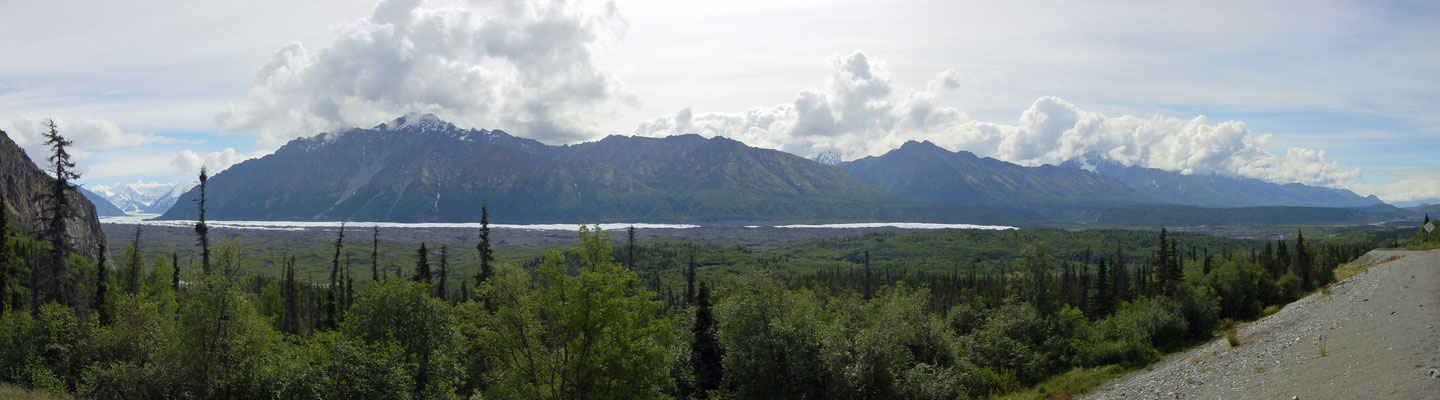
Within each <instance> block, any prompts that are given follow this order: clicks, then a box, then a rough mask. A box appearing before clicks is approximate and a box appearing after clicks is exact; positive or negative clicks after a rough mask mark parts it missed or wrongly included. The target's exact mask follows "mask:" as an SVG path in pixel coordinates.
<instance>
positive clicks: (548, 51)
mask: <svg viewBox="0 0 1440 400" xmlns="http://www.w3.org/2000/svg"><path fill="white" fill-rule="evenodd" d="M422 3H423V1H419V0H393V1H382V2H381V3H380V4H379V5H377V6H376V7H375V10H374V12H373V14H372V15H371V16H370V17H369V18H368V19H364V20H359V21H354V22H352V23H349V24H345V25H342V26H339V27H338V28H336V29H335V34H336V36H337V37H336V39H335V41H334V42H332V43H329V44H328V45H326V46H324V47H321V48H319V49H318V50H314V51H311V50H309V49H307V48H306V47H305V46H304V45H302V44H300V43H292V44H290V45H287V46H285V47H283V48H281V49H279V50H278V51H276V52H275V55H274V57H273V59H272V60H271V61H270V62H269V63H268V64H266V65H264V66H262V67H260V68H259V69H258V70H257V71H256V80H257V83H256V86H255V87H254V88H253V89H252V90H251V91H250V93H249V96H248V99H247V100H246V101H244V102H243V103H241V104H238V105H236V104H232V105H230V106H229V107H228V108H227V109H226V110H225V111H223V112H221V113H220V114H219V115H217V117H216V120H217V122H219V123H220V125H222V126H223V127H224V128H225V130H226V131H228V132H239V133H253V134H259V135H261V140H260V142H261V143H262V144H263V145H273V144H278V143H281V142H283V141H284V140H286V139H289V138H294V137H297V136H306V135H313V134H315V133H319V132H322V131H326V130H333V129H340V128H346V127H352V126H370V125H373V124H376V123H379V122H383V121H388V120H390V119H393V118H395V117H397V116H399V115H401V114H404V113H406V112H430V113H434V114H436V115H437V116H440V117H441V118H444V119H446V120H448V121H451V122H455V123H457V124H461V125H469V126H480V127H484V126H490V127H498V128H503V129H506V130H512V131H515V132H517V133H519V134H522V135H525V136H529V137H532V138H536V139H540V140H545V141H552V142H566V141H573V140H577V139H583V138H589V137H593V136H595V135H596V134H598V131H597V129H598V128H597V123H596V122H595V121H594V118H595V116H596V115H601V114H604V113H606V112H608V111H612V110H614V107H618V106H620V105H623V104H627V103H628V102H630V101H633V99H631V98H630V96H629V95H627V94H626V91H625V89H624V87H623V85H622V84H621V82H620V80H619V79H617V78H616V76H615V75H614V74H613V73H612V72H609V71H604V70H601V69H600V68H598V67H597V66H596V64H595V61H594V52H595V51H596V50H597V48H598V47H599V46H601V45H603V44H604V43H607V42H608V41H610V40H616V39H618V38H619V37H620V36H622V35H623V34H624V32H625V30H626V22H625V21H624V19H622V18H621V17H620V16H619V14H618V12H617V10H616V8H615V6H614V4H613V3H607V4H604V5H603V7H588V8H587V7H585V6H583V5H575V4H570V3H567V2H562V1H556V2H549V1H543V0H499V1H484V2H477V3H475V4H474V7H473V8H460V7H450V8H437V9H428V8H423V7H421V6H422Z"/></svg>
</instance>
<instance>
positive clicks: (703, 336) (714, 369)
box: [690, 281, 724, 398]
mask: <svg viewBox="0 0 1440 400" xmlns="http://www.w3.org/2000/svg"><path fill="white" fill-rule="evenodd" d="M715 327H716V324H715V313H714V312H713V311H711V309H710V285H709V284H706V283H705V282H703V281H702V282H700V293H699V294H698V295H697V296H696V297H695V326H694V327H692V328H691V332H692V333H694V335H695V340H694V341H693V342H691V344H690V353H691V355H690V360H691V361H690V362H691V368H692V369H693V370H694V372H695V388H696V391H697V393H696V394H697V395H698V396H697V397H699V398H704V397H708V396H707V395H706V393H707V392H709V391H712V390H715V389H719V388H720V382H722V381H723V379H724V366H723V364H722V362H721V361H722V359H723V358H724V352H723V351H722V350H721V348H720V339H719V338H718V337H717V335H716V331H715V329H716V328H715Z"/></svg>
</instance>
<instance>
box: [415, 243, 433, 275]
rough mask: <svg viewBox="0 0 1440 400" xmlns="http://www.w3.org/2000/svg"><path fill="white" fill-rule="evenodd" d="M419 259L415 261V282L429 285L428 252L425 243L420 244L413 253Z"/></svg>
mask: <svg viewBox="0 0 1440 400" xmlns="http://www.w3.org/2000/svg"><path fill="white" fill-rule="evenodd" d="M415 253H416V255H418V256H419V259H417V260H415V281H416V282H424V283H425V284H426V285H429V284H430V250H427V249H426V248H425V242H420V249H419V250H416V251H415Z"/></svg>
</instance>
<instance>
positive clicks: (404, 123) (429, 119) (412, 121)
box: [385, 112, 455, 131]
mask: <svg viewBox="0 0 1440 400" xmlns="http://www.w3.org/2000/svg"><path fill="white" fill-rule="evenodd" d="M454 127H455V126H454V125H451V124H450V123H449V122H445V121H442V120H440V118H439V117H436V116H435V114H431V113H424V114H420V113H413V112H412V113H409V114H405V116H403V117H400V118H396V119H395V120H394V121H390V122H386V123H385V130H390V131H398V130H402V129H418V130H421V131H428V130H436V129H449V128H454Z"/></svg>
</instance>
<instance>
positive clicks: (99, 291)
mask: <svg viewBox="0 0 1440 400" xmlns="http://www.w3.org/2000/svg"><path fill="white" fill-rule="evenodd" d="M52 133H53V128H52ZM68 144H69V143H68V141H66V140H65V139H64V138H63V137H60V136H59V135H58V134H54V135H53V138H52V140H51V146H52V148H53V149H54V154H53V157H52V158H51V160H52V162H53V163H52V168H53V169H54V171H53V172H54V176H55V177H58V178H59V179H56V180H55V186H54V188H52V189H53V190H52V193H58V194H59V195H52V196H50V197H47V199H48V200H47V201H48V202H49V203H48V204H49V206H48V207H47V208H46V210H47V211H46V212H47V213H49V214H47V216H48V217H50V218H49V219H48V220H47V221H50V223H49V224H48V226H47V229H46V230H44V231H42V232H41V233H40V234H38V235H37V234H30V233H25V232H24V231H23V230H20V229H11V226H10V225H11V224H10V223H9V222H8V218H9V217H10V216H8V215H6V216H5V217H6V218H7V221H5V222H4V224H5V226H6V229H4V230H3V231H4V236H3V237H0V239H3V240H0V243H3V244H4V245H3V246H0V290H3V292H0V312H3V315H0V381H3V382H4V383H7V384H10V385H14V386H19V387H23V388H28V389H33V390H37V391H44V392H50V393H55V394H62V395H73V396H77V397H83V398H377V399H379V398H423V399H432V398H515V399H582V398H594V399H637V398H684V399H704V398H716V399H723V398H737V399H776V398H784V399H822V398H825V399H852V398H853V399H873V398H906V399H954V398H983V397H991V396H997V395H1004V394H1007V393H1014V392H1017V391H1021V390H1024V389H1026V388H1030V387H1033V386H1036V385H1043V384H1044V382H1046V381H1047V380H1049V379H1053V378H1055V377H1057V376H1073V375H1077V374H1078V375H1086V374H1091V375H1101V376H1109V375H1113V374H1116V373H1118V372H1120V371H1125V370H1129V369H1133V368H1139V367H1143V366H1144V365H1146V364H1147V363H1149V362H1152V361H1154V360H1156V359H1158V358H1159V357H1160V356H1161V355H1162V354H1164V353H1166V352H1170V351H1175V350H1178V349H1181V348H1184V347H1186V346H1187V345H1191V344H1194V343H1198V342H1200V341H1205V340H1209V339H1210V338H1212V337H1215V336H1216V335H1218V334H1220V333H1221V332H1223V331H1224V330H1225V329H1227V328H1228V327H1230V326H1232V325H1233V324H1234V323H1236V322H1237V321H1245V320H1250V319H1254V318H1257V317H1259V316H1262V315H1265V314H1268V313H1273V312H1274V311H1275V310H1276V309H1278V307H1281V306H1283V305H1284V304H1286V303H1288V302H1290V301H1292V300H1295V299H1297V298H1299V297H1301V296H1304V295H1306V294H1307V293H1310V292H1312V291H1315V290H1319V289H1321V288H1323V287H1325V285H1327V284H1329V283H1330V282H1331V281H1332V280H1333V279H1334V270H1335V269H1336V268H1337V266H1339V265H1341V264H1343V263H1345V262H1348V261H1349V260H1352V259H1354V258H1355V257H1358V256H1359V255H1360V254H1363V253H1364V252H1366V251H1368V250H1370V249H1372V248H1374V247H1376V246H1379V245H1382V244H1385V243H1381V241H1380V240H1378V239H1375V238H1373V237H1370V236H1365V235H1350V236H1338V237H1332V238H1327V239H1326V240H1320V241H1313V240H1309V239H1306V238H1305V236H1304V232H1303V231H1297V232H1296V234H1295V236H1294V239H1293V240H1280V241H1268V240H1266V241H1242V240H1231V239H1221V238H1215V237H1209V236H1203V235H1196V234H1186V235H1172V234H1170V232H1168V231H1167V230H1166V229H1164V228H1161V229H1159V231H1158V232H1149V231H1083V232H1078V233H1076V232H1067V231H1061V230H1023V231H996V232H981V231H973V232H972V231H947V232H929V233H906V234H885V235H869V236H860V237H852V238H841V239H824V240H815V241H809V242H804V243H801V244H798V245H795V246H789V247H786V248H782V249H778V250H777V251H771V252H767V253H763V254H758V255H753V256H752V258H750V259H749V261H746V262H745V263H744V264H745V265H750V266H751V268H746V269H743V270H738V271H732V270H729V269H727V268H729V266H726V265H720V264H722V263H715V262H713V261H711V262H705V263H704V265H702V261H701V260H705V259H706V257H707V256H710V255H713V253H714V252H716V251H718V250H715V249H716V247H714V246H711V247H706V246H697V245H689V244H680V245H677V244H675V243H664V242H657V243H645V242H640V241H638V240H637V239H636V236H635V232H634V230H633V229H632V230H629V231H627V232H625V233H624V235H625V238H624V240H623V241H621V242H620V244H619V245H617V244H616V242H614V241H612V238H611V236H610V235H611V232H605V231H601V230H600V229H599V228H598V226H594V227H591V226H586V225H583V224H582V225H579V228H578V241H577V243H576V244H575V245H573V246H569V247H567V248H564V249H555V250H552V251H549V252H547V253H546V254H544V255H543V256H542V257H539V258H535V259H534V260H533V261H529V262H502V261H498V260H497V257H496V251H497V249H496V248H494V247H492V243H491V239H490V237H489V236H490V230H489V227H488V222H485V221H487V220H488V218H490V217H491V216H490V215H489V214H488V212H486V211H484V208H483V207H482V213H481V215H479V216H477V217H478V218H479V219H480V220H481V221H482V228H481V229H480V231H479V232H478V234H477V235H476V236H475V247H474V250H473V251H472V250H469V247H468V246H465V247H450V246H448V245H446V244H438V245H435V246H429V245H428V244H425V243H422V244H420V245H419V246H418V248H416V249H415V250H414V253H413V254H414V256H413V257H412V260H413V264H411V265H407V266H404V267H403V268H397V269H395V271H394V272H393V273H392V272H391V271H389V270H388V269H386V268H382V267H381V266H380V263H379V261H378V257H379V253H380V251H379V237H380V234H381V232H380V230H379V229H378V228H374V229H373V230H371V231H370V232H366V233H370V235H368V236H369V237H368V238H367V237H365V236H367V235H359V234H357V233H358V232H361V231H357V230H355V229H351V230H350V233H351V234H350V235H349V236H347V235H345V232H346V230H345V229H344V228H343V227H342V229H340V230H338V231H337V234H336V236H335V238H334V242H333V253H331V255H332V256H331V258H330V260H328V262H326V263H324V264H323V265H313V266H308V267H311V268H316V267H318V268H326V267H328V274H327V277H328V279H326V280H325V281H323V282H312V281H308V280H307V281H303V282H302V281H300V280H297V278H296V271H297V269H298V268H301V267H302V266H300V265H297V262H296V259H295V258H294V257H293V256H288V257H280V263H279V270H280V273H278V274H260V273H257V265H259V264H260V262H261V261H262V260H261V258H260V256H259V254H261V252H260V250H262V249H256V248H252V247H249V246H248V245H247V244H246V243H245V241H244V240H243V238H242V239H223V240H215V241H213V242H212V240H211V239H212V238H211V237H210V233H211V232H210V230H209V228H208V227H207V225H206V222H205V208H204V207H205V196H206V190H207V188H206V185H207V177H206V176H205V175H204V172H203V171H202V173H201V175H200V180H199V182H200V186H199V188H198V190H199V191H198V193H199V199H200V200H199V202H198V204H196V206H197V211H198V214H199V219H198V221H199V222H198V224H196V226H195V230H194V237H195V243H194V246H195V248H196V249H197V253H198V255H199V257H189V258H187V260H185V262H182V261H181V259H180V258H179V256H178V255H174V254H172V255H171V256H170V257H156V256H155V255H154V254H153V253H151V254H150V257H149V258H150V259H148V260H147V257H146V252H145V251H144V249H142V248H141V240H140V239H141V231H140V230H139V228H138V227H137V229H136V231H135V234H134V236H133V237H131V238H128V239H130V240H129V241H128V243H125V244H124V246H125V250H124V252H123V254H124V257H123V258H121V259H114V260H111V259H107V257H108V256H107V254H111V252H110V251H108V250H107V249H106V248H105V247H107V246H110V245H119V244H120V241H116V243H113V244H112V243H107V242H106V241H104V240H102V241H101V242H100V245H99V246H100V247H101V249H97V250H98V251H95V252H93V254H96V255H97V256H96V257H90V256H87V255H84V254H86V253H85V252H83V251H82V250H83V249H73V248H67V246H66V245H65V244H66V243H67V241H66V240H63V238H64V237H65V235H66V231H67V229H70V228H73V227H67V226H66V223H65V221H66V219H65V218H63V217H64V216H66V215H69V213H70V212H71V211H69V210H68V209H69V208H70V207H73V205H71V204H68V203H66V201H65V200H64V199H66V198H67V197H66V196H64V195H63V193H64V191H65V190H66V189H67V185H69V183H68V182H67V180H68V179H73V178H75V177H76V175H75V174H74V173H73V172H70V171H69V170H68V168H73V167H74V164H73V163H72V162H70V161H69V160H68V158H67V157H68V156H67V154H66V152H65V147H66V146H67V145H68ZM366 239H369V240H366ZM1045 239H1050V241H1048V242H1047V241H1046V240H1045ZM357 249H358V250H357ZM351 250H354V251H351ZM872 252H873V254H872ZM351 254H368V255H370V258H369V260H358V261H357V260H353V259H352V257H351ZM657 255H664V256H667V257H670V258H673V259H676V260H679V261H678V263H677V264H678V265H676V266H675V267H674V271H678V272H679V273H680V274H681V276H683V279H678V280H676V279H667V280H665V281H664V282H663V283H662V279H661V278H660V276H659V275H660V274H659V273H658V272H656V271H655V270H653V269H651V268H648V267H647V266H645V265H641V263H642V261H640V260H646V259H653V257H655V256H657ZM272 256H273V255H272ZM825 257H829V258H825ZM460 258H469V259H472V260H477V261H478V263H479V268H478V269H477V270H475V272H474V273H473V274H470V273H460V272H458V271H459V269H457V268H454V266H455V265H457V262H456V260H457V259H460ZM959 259H965V260H966V262H965V263H964V265H965V266H966V268H964V269H959V268H955V269H949V270H947V269H945V268H943V267H942V266H938V265H937V264H939V263H942V262H943V260H959ZM802 260H803V261H802ZM817 260H819V261H817ZM824 260H831V261H833V262H827V261H824ZM367 261H368V264H370V265H369V266H368V267H369V268H368V269H369V273H368V274H366V273H363V272H362V271H364V270H365V269H366V268H365V266H364V264H366V263H367ZM912 263H913V264H915V265H907V264H912ZM790 264H795V265H796V268H795V269H791V268H788V267H787V266H788V265H790ZM1107 374H1108V375H1107Z"/></svg>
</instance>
